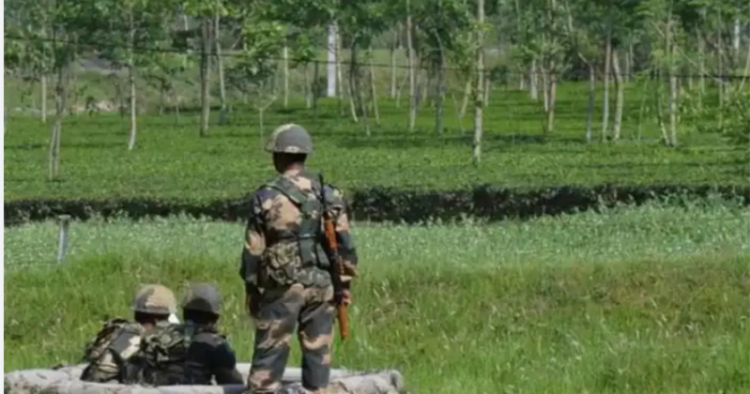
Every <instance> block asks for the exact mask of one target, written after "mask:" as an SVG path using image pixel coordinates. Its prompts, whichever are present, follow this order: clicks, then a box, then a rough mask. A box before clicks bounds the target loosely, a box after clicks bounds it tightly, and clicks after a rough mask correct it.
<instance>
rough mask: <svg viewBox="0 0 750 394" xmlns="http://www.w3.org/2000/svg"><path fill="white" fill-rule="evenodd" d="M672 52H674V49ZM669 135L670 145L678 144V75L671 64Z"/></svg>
mask: <svg viewBox="0 0 750 394" xmlns="http://www.w3.org/2000/svg"><path fill="white" fill-rule="evenodd" d="M672 53H673V54H674V49H673V50H672ZM670 63H671V62H670ZM669 137H670V139H669V145H670V146H677V76H676V75H675V72H674V66H672V65H671V64H670V68H669Z"/></svg>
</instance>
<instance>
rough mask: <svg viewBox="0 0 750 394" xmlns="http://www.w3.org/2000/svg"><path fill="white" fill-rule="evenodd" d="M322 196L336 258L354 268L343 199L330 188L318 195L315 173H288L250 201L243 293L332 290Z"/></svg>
mask: <svg viewBox="0 0 750 394" xmlns="http://www.w3.org/2000/svg"><path fill="white" fill-rule="evenodd" d="M321 194H323V195H324V196H325V197H324V198H325V208H326V209H327V210H328V212H329V214H330V215H331V218H332V219H333V220H334V222H335V228H336V237H337V241H338V252H339V255H340V256H341V258H342V260H344V262H345V263H346V264H348V265H351V266H356V265H357V253H356V249H355V246H354V240H353V238H352V236H351V233H350V231H349V219H348V217H347V212H346V204H345V201H344V198H343V195H342V193H341V192H340V191H339V190H337V189H336V188H334V187H332V186H330V185H325V186H324V187H323V193H321V184H320V176H319V175H318V174H316V173H313V172H310V171H307V170H297V171H288V172H286V173H284V174H281V175H280V176H279V177H277V178H276V179H274V180H273V181H271V182H269V183H267V184H265V185H263V186H261V187H260V188H259V189H258V190H257V191H256V192H255V193H254V195H253V197H252V201H251V214H250V218H249V220H248V222H247V227H246V231H245V247H244V249H243V251H242V259H241V260H242V262H241V266H240V276H241V277H242V278H243V280H244V281H245V286H246V291H247V292H248V293H250V292H254V291H258V290H262V289H264V288H270V287H278V286H288V285H291V284H294V283H300V284H303V285H305V286H315V287H325V286H329V285H330V284H331V276H330V274H329V271H328V269H329V267H330V262H329V258H328V256H327V254H326V253H325V251H324V245H325V233H324V231H323V221H322V218H321V213H322V212H323V204H322V203H321ZM345 280H346V279H345Z"/></svg>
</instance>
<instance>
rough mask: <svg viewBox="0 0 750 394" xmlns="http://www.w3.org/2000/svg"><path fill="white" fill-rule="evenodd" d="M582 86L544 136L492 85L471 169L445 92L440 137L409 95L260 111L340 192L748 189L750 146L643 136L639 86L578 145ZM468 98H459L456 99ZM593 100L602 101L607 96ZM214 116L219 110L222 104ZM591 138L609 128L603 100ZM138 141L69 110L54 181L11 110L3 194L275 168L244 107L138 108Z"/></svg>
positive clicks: (230, 188)
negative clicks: (306, 137) (371, 109)
mask: <svg viewBox="0 0 750 394" xmlns="http://www.w3.org/2000/svg"><path fill="white" fill-rule="evenodd" d="M585 89H586V87H585V85H584V84H568V85H563V86H561V88H560V93H559V102H558V115H557V129H556V131H555V132H554V133H551V134H547V135H545V134H544V133H543V132H542V123H543V115H542V109H541V103H539V102H533V101H531V100H530V99H529V98H528V93H526V92H521V91H508V92H502V91H500V89H498V90H496V92H495V94H494V95H493V97H492V98H491V100H490V106H489V108H488V109H487V111H486V115H485V130H486V131H485V136H484V141H485V142H484V145H483V152H484V153H483V163H482V166H481V167H480V168H474V167H473V166H472V165H471V160H470V156H471V131H470V130H471V124H472V123H471V122H472V121H471V115H468V116H467V117H466V118H465V119H464V120H463V126H464V131H463V132H462V131H461V127H460V125H459V120H458V117H457V112H456V108H455V106H454V105H453V104H452V103H451V101H450V100H448V102H446V113H445V128H446V130H445V134H444V136H443V137H442V138H440V137H438V136H436V135H435V132H434V130H433V124H434V111H433V110H431V109H430V108H427V107H425V108H422V109H421V110H420V114H419V117H418V119H417V130H416V131H415V132H414V133H408V131H407V124H408V116H407V111H406V105H407V101H406V100H403V102H402V107H401V108H396V104H395V102H394V101H393V100H387V99H382V100H381V102H380V107H381V124H380V125H376V124H374V122H373V121H372V119H371V122H370V123H371V125H372V136H371V137H369V138H368V137H366V136H365V134H364V131H362V125H361V122H360V124H355V123H353V122H352V121H351V119H350V118H348V117H347V116H348V115H346V114H348V106H346V103H345V116H343V117H341V116H339V114H338V110H337V108H338V106H337V101H336V100H333V99H326V100H321V104H320V109H319V112H318V114H317V116H315V115H314V112H313V111H312V110H310V109H306V108H305V107H304V104H303V103H301V102H299V101H293V102H292V103H291V104H290V107H289V108H286V109H284V108H281V105H280V104H279V105H276V106H275V107H272V108H271V109H269V111H268V113H267V114H266V119H265V124H266V128H265V134H266V136H267V135H268V134H270V132H271V130H272V129H273V128H274V127H276V126H277V125H279V124H281V123H282V122H289V121H293V122H297V123H300V124H302V125H304V126H305V127H307V128H308V129H309V130H310V131H311V133H312V134H313V137H314V139H315V144H316V152H315V153H314V155H313V157H312V158H311V162H310V164H311V165H312V166H313V167H315V168H317V169H320V170H322V171H324V172H325V173H326V175H327V179H329V180H330V181H331V182H334V183H336V184H337V185H338V186H340V187H343V188H358V187H366V186H376V185H381V186H396V187H399V188H429V189H455V188H458V187H462V186H469V185H476V184H478V183H491V184H495V185H501V186H507V187H512V188H534V187H553V186H560V185H594V184H602V183H615V184H640V185H649V184H655V183H670V184H684V185H689V184H724V185H727V184H732V185H738V184H740V185H746V184H747V179H748V176H750V171H749V170H750V167H748V165H747V151H746V149H745V148H744V147H739V146H734V145H732V144H730V143H728V142H726V141H725V140H724V139H723V138H722V136H721V135H719V134H710V133H709V134H705V133H697V132H695V131H694V129H693V128H692V125H691V124H685V125H684V127H683V128H682V129H681V134H680V143H681V146H680V147H679V148H677V149H669V148H665V147H663V146H662V145H661V144H660V143H659V142H658V138H659V135H660V133H659V131H658V129H657V127H656V124H655V122H654V121H653V120H652V119H651V118H647V119H645V120H644V121H643V136H644V140H642V141H636V140H635V136H636V134H637V129H638V117H639V106H640V101H639V99H638V97H639V95H641V94H643V93H642V92H643V90H642V87H638V86H635V85H632V86H630V90H629V92H628V97H630V98H631V99H630V100H629V101H628V102H627V103H626V104H627V106H626V109H625V118H624V127H623V141H620V142H618V143H596V142H595V143H592V144H586V143H585V142H583V138H584V132H585V108H586V99H585V97H586V94H585ZM458 100H459V101H460V96H459V97H458ZM600 105H601V104H600V103H599V100H597V106H600ZM214 115H216V114H214ZM595 116H596V118H595V119H596V121H595V123H594V138H595V139H596V138H598V135H599V133H600V129H601V126H600V125H599V120H600V115H599V110H598V109H597V111H596V113H595ZM139 119H140V120H139V137H138V143H137V146H136V149H135V150H134V151H131V152H128V151H127V132H128V128H129V125H128V121H127V119H125V118H120V117H119V116H118V115H115V114H102V115H98V116H93V117H88V116H85V115H81V116H71V117H68V118H66V120H65V124H64V131H63V137H62V159H61V177H60V179H59V180H57V181H55V182H49V181H47V180H46V176H47V159H46V157H47V146H48V140H49V128H48V126H46V125H43V124H42V123H41V122H39V121H38V119H34V118H31V117H29V116H21V115H18V116H12V117H10V118H9V119H8V130H7V132H6V134H5V169H4V171H5V198H6V199H9V200H15V199H22V198H111V197H161V198H178V199H190V200H205V199H213V198H229V197H239V196H242V195H244V194H245V193H248V192H250V191H252V190H253V189H254V188H255V187H256V186H257V184H258V183H259V182H261V181H264V180H266V179H268V178H269V177H271V176H273V169H272V167H271V164H270V158H269V156H268V154H266V153H265V152H263V151H262V150H261V147H260V144H261V141H260V138H261V137H260V133H259V127H258V117H257V112H256V111H255V110H254V109H252V107H251V106H246V107H237V108H235V112H234V113H233V114H232V116H231V118H230V124H229V125H225V126H219V125H217V124H216V122H214V125H213V126H212V128H211V130H210V135H209V136H207V137H204V138H201V137H199V136H198V126H197V125H198V118H197V114H195V113H191V114H187V115H184V116H183V118H182V121H181V123H180V124H175V119H174V117H173V116H156V115H144V116H142V117H140V118H139Z"/></svg>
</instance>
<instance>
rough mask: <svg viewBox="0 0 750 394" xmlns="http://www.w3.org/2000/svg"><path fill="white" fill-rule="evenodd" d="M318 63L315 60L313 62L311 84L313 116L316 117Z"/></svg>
mask: <svg viewBox="0 0 750 394" xmlns="http://www.w3.org/2000/svg"><path fill="white" fill-rule="evenodd" d="M319 64H320V63H318V62H315V63H314V64H313V86H312V107H313V113H314V116H315V118H316V119H317V118H318V92H319V91H320V87H321V86H319V85H318V79H319V78H320V76H319V75H320V66H319Z"/></svg>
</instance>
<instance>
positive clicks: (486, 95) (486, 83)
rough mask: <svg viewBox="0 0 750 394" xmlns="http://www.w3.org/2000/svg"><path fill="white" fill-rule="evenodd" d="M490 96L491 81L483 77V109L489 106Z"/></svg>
mask: <svg viewBox="0 0 750 394" xmlns="http://www.w3.org/2000/svg"><path fill="white" fill-rule="evenodd" d="M491 95H492V80H491V79H490V78H487V77H486V76H485V78H484V108H487V107H489V106H490V96H491Z"/></svg>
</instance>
